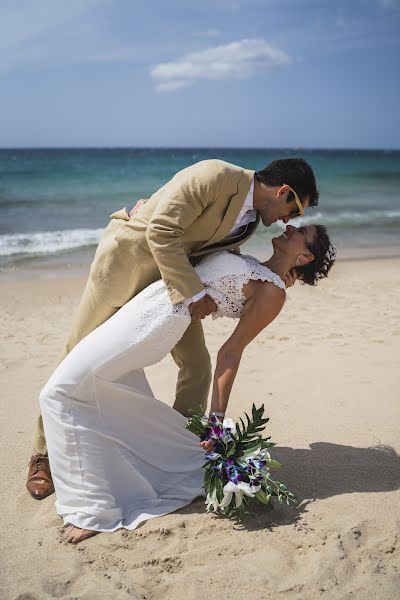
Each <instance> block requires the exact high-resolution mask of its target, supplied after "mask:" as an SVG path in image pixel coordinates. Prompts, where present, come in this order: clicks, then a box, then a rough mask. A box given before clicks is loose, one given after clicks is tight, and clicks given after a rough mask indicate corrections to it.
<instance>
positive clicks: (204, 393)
mask: <svg viewBox="0 0 400 600" xmlns="http://www.w3.org/2000/svg"><path fill="white" fill-rule="evenodd" d="M171 354H172V358H173V359H174V361H175V363H176V364H177V365H178V367H179V374H178V382H177V384H176V396H175V403H174V405H173V408H174V409H175V410H177V411H178V412H180V413H181V414H182V415H184V416H185V417H189V416H191V415H196V414H200V415H201V414H204V413H205V411H206V410H207V399H208V392H209V389H210V383H211V360H210V355H209V353H208V350H207V348H206V344H205V340H204V332H203V327H202V324H201V321H195V322H193V323H191V324H190V325H189V327H188V329H187V330H186V332H185V334H184V336H183V338H182V339H181V340H180V341H179V342H178V343H177V345H176V346H175V348H174V349H173V350H172V351H171Z"/></svg>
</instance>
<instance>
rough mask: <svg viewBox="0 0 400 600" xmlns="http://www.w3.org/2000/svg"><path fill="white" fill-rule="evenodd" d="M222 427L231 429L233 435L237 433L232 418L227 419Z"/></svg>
mask: <svg viewBox="0 0 400 600" xmlns="http://www.w3.org/2000/svg"><path fill="white" fill-rule="evenodd" d="M222 426H223V427H226V428H229V429H230V430H231V431H232V432H233V433H234V432H235V431H236V425H235V421H234V420H233V419H231V418H230V417H227V418H226V419H224V422H223V423H222Z"/></svg>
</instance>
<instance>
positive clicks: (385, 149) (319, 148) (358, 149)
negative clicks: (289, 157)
mask: <svg viewBox="0 0 400 600" xmlns="http://www.w3.org/2000/svg"><path fill="white" fill-rule="evenodd" d="M10 150H268V151H271V150H305V151H310V150H313V151H314V150H317V151H331V150H335V151H355V152H374V151H379V152H399V151H400V147H397V148H396V147H357V146H354V147H353V146H214V145H210V146H162V145H160V146H118V145H117V146H109V145H106V146H103V145H100V146H85V145H84V146H75V145H73V146H4V147H3V146H0V151H10Z"/></svg>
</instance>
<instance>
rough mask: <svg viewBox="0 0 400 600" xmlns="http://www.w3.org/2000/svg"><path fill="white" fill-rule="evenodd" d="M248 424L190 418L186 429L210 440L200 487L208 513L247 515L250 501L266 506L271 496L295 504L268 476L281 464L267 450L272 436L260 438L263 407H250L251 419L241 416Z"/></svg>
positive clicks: (287, 491)
mask: <svg viewBox="0 0 400 600" xmlns="http://www.w3.org/2000/svg"><path fill="white" fill-rule="evenodd" d="M244 414H245V417H246V420H247V424H245V423H244V421H243V419H241V418H239V421H240V424H239V423H236V424H235V423H234V421H233V420H232V419H229V418H227V419H224V421H223V422H222V421H220V420H219V419H218V418H217V417H212V418H211V419H210V420H208V419H207V417H205V416H202V417H200V416H197V415H196V416H194V417H191V418H190V419H189V420H188V421H187V423H186V425H185V427H186V428H187V429H188V430H189V431H191V432H192V433H194V434H195V435H197V436H198V437H199V438H200V440H201V441H204V440H212V441H213V450H212V451H211V452H206V453H205V459H206V462H205V464H204V465H203V468H204V469H205V473H204V482H203V486H204V489H205V492H206V494H207V499H206V504H207V512H220V513H222V514H224V515H226V516H231V515H233V514H235V513H237V514H238V515H243V514H247V513H249V505H250V501H251V499H252V498H255V499H256V500H257V501H258V502H261V503H262V504H268V503H269V502H270V500H271V498H272V497H273V496H275V497H276V498H277V499H278V501H279V503H280V504H281V503H283V502H286V504H289V503H290V502H292V503H297V500H296V499H295V496H294V494H293V493H292V492H291V491H290V490H288V488H287V487H286V486H285V485H284V484H283V483H281V482H279V481H276V480H275V479H274V478H273V477H272V476H271V474H270V469H279V468H280V467H281V466H282V465H281V463H279V462H278V461H276V460H273V459H271V457H270V454H269V452H268V450H267V449H268V448H272V447H273V446H275V445H276V444H274V443H273V442H271V441H270V439H271V436H269V437H267V438H263V437H262V432H263V431H264V429H265V424H266V423H268V421H269V419H268V418H267V419H264V418H263V415H264V405H262V406H261V407H260V408H256V407H255V405H254V403H253V405H252V408H251V416H252V418H251V419H250V418H249V416H248V415H247V413H244Z"/></svg>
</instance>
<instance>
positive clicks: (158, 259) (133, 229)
mask: <svg viewBox="0 0 400 600" xmlns="http://www.w3.org/2000/svg"><path fill="white" fill-rule="evenodd" d="M317 203H318V192H317V188H316V183H315V177H314V173H313V171H312V168H311V167H310V166H309V165H308V164H307V163H306V162H305V161H304V160H302V159H297V158H288V159H283V160H276V161H273V162H272V163H270V164H269V165H267V166H266V167H265V168H264V169H262V170H260V171H258V172H255V171H253V170H249V169H244V168H242V167H239V166H236V165H232V164H230V163H227V162H224V161H222V160H204V161H201V162H199V163H196V164H194V165H192V166H190V167H187V168H186V169H183V170H182V171H179V172H178V173H177V174H176V175H175V176H174V177H173V178H172V179H171V180H170V181H168V182H167V183H166V184H165V185H164V186H163V187H161V188H160V189H159V190H158V191H157V192H155V193H154V194H153V195H152V196H151V198H149V200H147V201H146V202H145V203H143V204H142V205H141V206H140V207H139V209H138V210H137V211H136V212H135V213H134V214H133V216H132V218H130V216H129V214H128V212H127V211H126V209H122V210H119V211H118V212H115V213H114V214H112V215H111V221H110V223H109V225H108V227H107V228H106V230H105V232H104V234H103V236H102V238H101V239H100V242H99V245H98V247H97V250H96V254H95V257H94V261H93V263H92V265H91V269H90V274H89V278H88V281H87V284H86V287H85V290H84V292H83V296H82V299H81V303H80V306H79V309H78V313H77V315H76V317H75V321H74V323H73V326H72V330H71V333H70V337H69V339H68V341H67V344H66V347H65V350H64V353H63V356H62V358H64V357H65V356H66V355H67V354H68V353H69V352H70V351H71V350H72V348H73V347H74V346H75V345H76V344H77V343H78V342H79V341H80V340H81V339H82V338H83V337H85V336H86V335H88V334H89V333H90V332H91V331H93V330H94V329H95V328H96V327H98V326H99V325H101V324H102V323H104V321H106V320H107V319H109V318H110V317H111V316H112V315H113V314H114V313H115V312H117V310H118V309H119V308H120V307H121V306H123V305H124V304H126V302H128V301H129V300H130V299H131V298H133V297H134V296H136V295H137V294H138V293H139V292H140V291H142V290H143V289H144V288H145V287H147V286H148V285H150V284H151V283H152V282H154V281H156V280H157V279H159V278H160V277H162V279H163V280H164V282H165V285H166V287H167V289H168V292H169V296H170V298H171V302H172V304H177V303H179V302H185V303H186V304H188V306H189V310H190V313H191V316H192V323H191V325H190V326H189V328H188V329H187V331H186V333H185V335H184V336H183V338H182V339H181V340H180V342H179V343H178V344H177V345H176V346H175V348H174V349H173V351H172V352H171V354H172V357H173V359H174V361H175V363H176V364H177V366H178V367H179V374H178V382H177V386H176V398H175V403H174V405H173V407H174V408H175V410H177V411H179V412H180V413H181V414H183V415H185V416H190V415H192V414H202V413H204V412H205V410H206V407H207V396H208V391H209V386H210V382H211V362H210V357H209V354H208V351H207V348H206V346H205V341H204V334H203V329H202V325H201V319H203V318H204V317H206V316H207V315H209V314H210V313H212V312H214V311H215V310H216V305H215V303H214V301H213V300H212V298H211V297H210V296H208V295H207V294H206V292H205V290H204V287H203V284H202V282H201V280H200V278H199V276H198V275H197V273H196V271H195V270H194V268H193V266H192V263H193V262H194V261H195V260H196V259H197V258H198V257H201V256H203V255H205V254H208V253H210V252H217V251H220V250H231V251H238V248H239V246H240V245H241V244H243V243H244V242H245V241H247V240H248V239H249V238H250V236H251V235H253V233H254V232H255V230H256V228H257V226H258V224H259V221H260V219H261V221H262V223H263V225H265V226H267V227H268V226H269V225H271V224H272V223H275V222H276V221H278V220H279V219H280V220H282V221H283V222H284V223H287V222H288V221H289V219H292V218H294V217H297V216H299V215H302V214H304V209H305V208H307V207H308V206H316V205H317ZM189 259H190V260H189ZM191 261H192V262H191ZM110 401H112V399H110ZM33 449H34V452H33V455H32V457H31V461H30V463H29V467H30V468H29V474H28V481H27V488H28V490H29V492H30V493H31V495H32V496H33V497H34V498H37V499H42V498H45V497H46V496H48V495H49V494H51V493H53V491H54V487H53V483H52V479H51V473H50V468H49V462H48V457H47V448H46V440H45V436H44V432H43V424H42V419H41V416H40V417H39V418H38V420H37V424H36V430H35V434H34V442H33Z"/></svg>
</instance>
